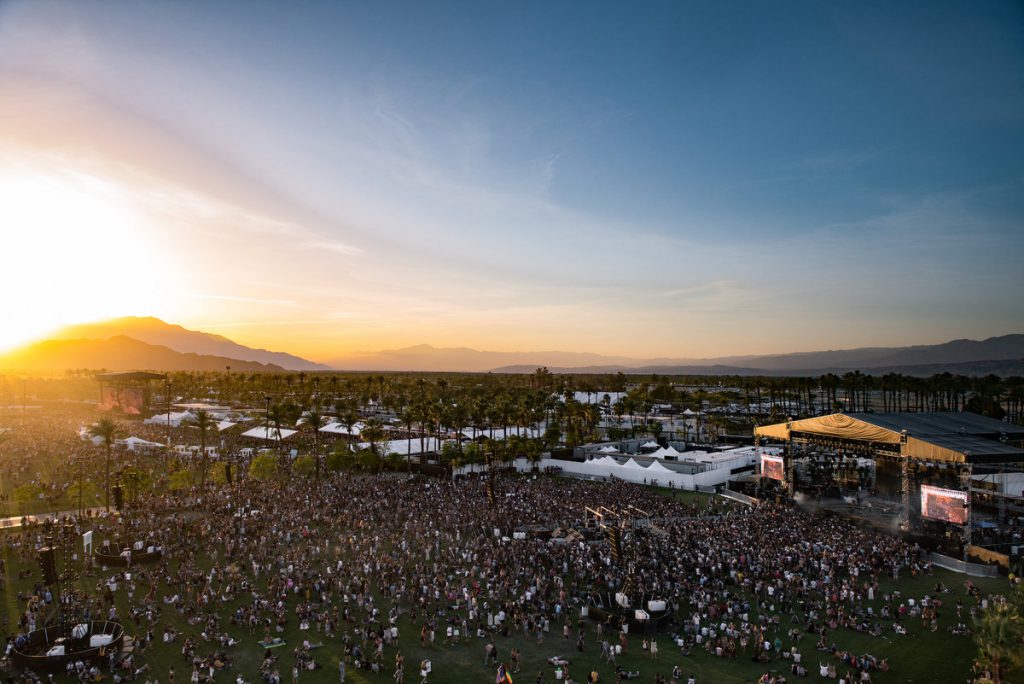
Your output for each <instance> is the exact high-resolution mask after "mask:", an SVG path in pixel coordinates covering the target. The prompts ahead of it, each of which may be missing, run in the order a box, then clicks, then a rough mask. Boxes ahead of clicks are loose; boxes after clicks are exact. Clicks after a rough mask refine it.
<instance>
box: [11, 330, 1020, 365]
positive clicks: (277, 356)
mask: <svg viewBox="0 0 1024 684" xmlns="http://www.w3.org/2000/svg"><path fill="white" fill-rule="evenodd" d="M227 366H230V367H231V369H232V370H237V371H247V372H252V371H280V370H291V371H324V370H331V369H336V370H352V371H425V372H497V373H530V372H533V371H534V370H535V369H536V368H538V367H539V366H547V367H548V368H549V369H550V370H551V371H552V372H557V373H615V372H619V371H621V372H624V373H658V374H662V375H673V374H675V375H701V374H705V375H818V374H821V373H826V372H845V371H848V370H861V371H864V372H870V373H874V374H881V373H887V372H898V373H903V374H907V375H932V374H934V373H941V372H950V373H961V374H964V375H985V374H988V373H995V374H997V375H1002V376H1008V375H1021V374H1024V335H1021V334H1013V335H1003V336H1000V337H992V338H989V339H986V340H981V341H976V340H953V341H951V342H946V343H944V344H935V345H917V346H911V347H870V348H867V347H866V348H860V349H845V350H830V351H818V352H797V353H792V354H772V355H762V356H728V357H720V358H710V359H687V358H679V359H669V358H654V359H642V358H630V357H620V356H607V355H601V354H592V353H584V352H565V351H538V352H495V351H481V350H477V349H470V348H465V347H455V348H437V347H432V346H430V345H426V344H421V345H416V346H411V347H405V348H401V349H392V350H384V351H379V352H364V353H357V354H353V355H350V356H346V357H341V358H337V359H333V360H331V361H330V362H329V364H320V363H315V362H313V361H309V360H307V359H303V358H301V357H298V356H295V355H293V354H288V353H285V352H275V351H269V350H266V349H253V348H251V347H246V346H244V345H241V344H238V343H237V342H234V341H233V340H230V339H228V338H226V337H223V336H221V335H212V334H209V333H204V332H200V331H195V330H188V329H186V328H183V327H181V326H179V325H173V324H169V323H165V322H164V321H161V320H160V319H158V318H136V317H125V318H117V319H112V320H108V321H100V322H97V323H89V324H83V325H75V326H71V327H68V328H65V329H63V330H61V331H59V332H58V333H56V334H54V335H52V336H51V338H50V339H48V340H44V341H40V342H36V343H34V344H31V345H27V346H25V347H22V348H20V349H17V350H14V351H12V352H10V353H8V354H6V355H0V368H3V369H11V370H23V371H61V370H65V369H68V368H95V369H99V368H106V369H109V370H130V369H140V370H141V369H148V370H156V371H169V370H224V369H225V368H226V367H227Z"/></svg>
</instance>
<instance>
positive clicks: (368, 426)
mask: <svg viewBox="0 0 1024 684" xmlns="http://www.w3.org/2000/svg"><path fill="white" fill-rule="evenodd" d="M359 434H360V435H361V436H362V438H363V439H365V440H366V441H367V442H369V443H370V451H371V452H373V453H374V454H375V455H377V456H378V457H379V456H380V453H379V451H378V449H377V443H378V442H380V441H381V440H382V439H384V425H383V423H381V422H380V420H379V419H377V418H370V419H368V420H367V421H366V423H365V424H364V425H363V429H362V431H361V432H360V433H359ZM379 461H380V472H382V473H383V472H384V459H383V458H379Z"/></svg>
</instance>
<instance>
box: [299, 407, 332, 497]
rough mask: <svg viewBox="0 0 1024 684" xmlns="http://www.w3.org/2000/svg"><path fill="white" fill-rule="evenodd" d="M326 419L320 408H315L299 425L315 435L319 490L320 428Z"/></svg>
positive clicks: (305, 414)
mask: <svg viewBox="0 0 1024 684" xmlns="http://www.w3.org/2000/svg"><path fill="white" fill-rule="evenodd" d="M325 418H326V416H325V415H324V414H323V413H321V412H320V408H319V407H317V406H313V407H311V408H310V409H309V410H308V411H306V412H305V413H303V414H302V418H300V419H299V423H300V424H301V425H303V426H304V427H305V428H306V429H307V430H310V431H311V432H312V433H313V461H314V462H315V464H316V476H315V478H316V479H315V482H316V486H317V489H319V488H320V448H319V447H320V428H321V427H323V424H324V419H325Z"/></svg>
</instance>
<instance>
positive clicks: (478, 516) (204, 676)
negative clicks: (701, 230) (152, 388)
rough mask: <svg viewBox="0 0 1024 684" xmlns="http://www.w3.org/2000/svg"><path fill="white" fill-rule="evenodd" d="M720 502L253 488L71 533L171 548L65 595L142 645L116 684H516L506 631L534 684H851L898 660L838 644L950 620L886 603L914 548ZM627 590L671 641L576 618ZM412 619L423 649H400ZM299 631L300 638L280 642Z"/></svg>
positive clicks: (424, 483) (167, 499)
mask: <svg viewBox="0 0 1024 684" xmlns="http://www.w3.org/2000/svg"><path fill="white" fill-rule="evenodd" d="M709 502H710V503H709V504H708V505H704V504H702V505H699V506H698V505H695V504H687V503H683V502H681V501H678V500H676V499H673V498H671V497H667V496H664V495H662V494H659V493H657V492H654V491H652V490H650V489H649V488H646V487H643V486H640V485H636V484H630V483H626V482H621V481H613V482H590V481H582V480H572V479H562V478H555V477H529V476H502V477H500V478H498V479H497V481H496V483H495V484H494V485H493V487H490V488H489V487H488V486H487V484H486V482H485V481H484V480H481V479H475V478H471V479H466V480H461V481H458V482H452V481H446V480H438V479H427V478H417V477H413V478H406V477H404V476H385V477H377V476H369V477H352V476H348V475H342V476H335V477H333V478H331V479H326V480H325V481H324V483H323V484H322V486H321V487H320V488H319V489H315V488H314V487H312V486H311V485H310V484H309V483H308V481H305V482H301V483H300V482H296V481H281V482H252V481H242V482H236V483H235V484H234V485H232V486H222V487H220V488H217V489H210V490H208V491H206V492H201V493H197V492H193V493H191V494H189V495H172V494H166V493H164V494H159V495H152V496H147V497H144V498H141V499H138V500H136V501H134V502H132V503H131V505H130V506H129V509H128V510H127V511H126V513H125V515H124V516H123V519H121V520H119V521H115V520H112V519H101V520H97V519H89V520H77V519H75V520H72V522H73V523H74V524H75V525H76V526H77V531H78V532H82V531H85V530H86V529H98V530H99V532H100V534H101V535H106V536H108V537H119V538H121V539H123V540H126V541H130V540H133V539H147V540H160V541H161V543H162V546H163V548H164V549H165V553H164V555H163V558H162V560H161V561H160V562H159V563H158V564H155V565H151V566H138V567H130V568H127V569H124V570H123V571H120V572H118V571H115V570H114V569H109V568H99V567H94V568H92V569H91V570H90V571H89V573H88V574H87V577H88V580H89V581H88V583H87V584H86V585H83V587H85V586H87V587H88V588H87V589H86V588H83V589H82V590H80V591H78V592H76V593H74V594H73V595H71V596H69V597H67V599H66V601H67V605H66V607H65V610H66V613H67V614H69V615H71V616H72V617H73V619H74V620H76V621H77V620H88V619H95V618H96V617H97V616H101V617H103V618H105V619H117V620H120V621H121V622H123V623H125V624H126V626H127V627H128V629H129V631H131V632H133V633H134V634H135V635H136V636H135V639H134V647H133V650H132V651H131V653H130V654H127V655H125V654H117V653H113V652H112V653H111V654H110V655H109V658H108V659H107V662H104V663H99V664H98V665H97V666H95V667H100V668H104V672H107V673H109V674H110V676H112V677H113V678H114V679H115V681H116V682H120V681H125V680H131V679H137V680H139V681H145V682H147V684H150V683H152V684H166V683H169V684H177V681H176V678H179V674H176V673H175V671H174V670H173V669H172V670H170V671H166V672H158V671H155V670H153V669H149V668H148V666H147V664H146V655H147V653H148V652H149V651H150V649H152V648H165V649H166V648H172V647H173V648H175V649H177V650H180V657H181V663H182V665H181V669H180V672H183V673H185V677H186V678H188V680H189V681H190V682H195V683H197V682H215V681H218V680H219V681H222V682H223V681H227V680H228V679H234V680H235V681H236V684H250V682H251V681H262V682H264V683H266V684H280V682H281V681H282V678H284V679H287V678H288V676H291V681H292V684H298V682H299V681H300V680H301V679H302V677H303V673H304V672H308V671H314V670H318V669H322V668H328V667H329V668H334V669H335V670H336V671H337V674H338V677H339V678H340V680H341V681H342V682H344V681H345V678H346V673H347V672H349V671H351V670H353V669H355V670H364V671H367V672H370V673H381V674H382V675H383V674H386V675H387V676H390V677H393V678H394V680H395V681H396V682H399V684H401V682H403V681H405V678H406V677H408V678H409V680H410V681H413V680H416V681H420V682H429V681H430V680H431V679H432V678H436V677H437V673H438V670H437V664H436V663H433V662H431V661H430V660H423V661H420V662H418V663H416V664H414V665H412V666H410V667H409V668H408V669H409V670H410V672H408V673H407V672H406V669H407V666H406V664H405V660H404V656H403V654H402V647H403V646H404V645H406V644H411V643H416V642H417V640H418V644H419V646H420V647H421V648H422V649H425V650H429V649H430V648H438V647H440V646H442V645H444V646H446V647H449V648H467V649H473V648H479V649H480V651H479V652H480V653H481V654H482V658H483V662H484V664H487V665H490V666H491V667H493V668H496V670H495V671H496V672H497V673H498V677H499V679H501V678H508V679H509V680H510V679H511V675H512V674H513V673H518V672H519V670H520V668H521V663H522V654H521V653H520V652H519V651H518V650H515V649H513V648H505V647H504V646H503V644H502V639H503V637H508V636H510V635H512V634H521V635H522V636H523V637H524V638H526V639H528V640H529V641H530V643H535V644H536V645H537V648H538V649H544V650H546V651H561V653H560V654H559V655H558V656H555V657H554V658H553V659H552V660H551V664H550V667H549V668H547V670H545V671H541V672H540V673H539V674H538V677H537V681H538V682H540V681H550V680H553V679H557V680H559V681H562V682H577V681H596V679H597V678H598V677H601V676H603V677H604V678H605V679H614V680H620V681H621V680H626V679H631V678H633V676H634V675H635V676H637V677H639V676H641V673H640V672H637V671H632V672H631V671H629V670H627V669H625V668H623V667H621V666H620V665H619V664H618V663H617V659H619V658H621V657H622V654H623V653H624V652H626V653H628V652H629V651H630V650H631V649H640V650H641V651H642V652H644V653H645V654H646V655H647V656H649V658H650V661H651V663H650V667H645V668H644V669H643V676H644V677H645V678H646V680H647V681H652V680H653V681H656V682H668V681H672V682H693V681H695V679H694V677H693V675H692V674H691V673H687V672H686V671H685V669H684V668H682V667H679V666H678V665H677V666H674V667H669V666H662V665H660V664H659V663H660V662H661V661H660V660H659V652H663V651H664V650H666V649H667V648H673V649H676V650H678V651H679V652H682V653H684V654H691V653H693V652H694V650H697V649H700V650H703V651H704V652H706V653H707V654H710V655H711V656H712V657H714V658H720V659H722V660H723V661H727V660H731V659H740V658H743V659H748V660H749V661H751V662H756V663H758V666H759V667H762V668H763V670H764V672H765V676H764V677H763V678H762V679H761V681H764V682H775V683H776V684H777V683H779V682H784V681H786V679H787V676H788V677H790V678H793V679H797V678H802V677H806V676H812V675H814V674H815V669H817V670H818V671H817V673H816V674H817V675H818V676H819V677H825V678H830V679H834V680H836V681H838V682H843V683H845V684H850V683H852V682H863V681H871V680H872V678H873V677H874V676H875V675H876V674H877V673H879V672H885V671H886V670H887V669H888V668H889V667H890V663H889V662H888V661H887V660H886V659H885V658H878V657H875V656H874V655H872V654H871V653H854V652H851V651H849V650H846V649H844V648H843V647H842V645H841V644H842V642H843V639H842V635H843V634H844V633H845V632H846V631H849V630H852V631H855V632H859V633H863V634H865V635H873V636H874V637H877V638H879V639H882V638H884V639H898V638H900V635H902V634H905V633H906V627H907V625H908V624H909V623H910V622H911V621H920V622H921V624H922V625H924V626H926V627H927V628H934V626H935V625H937V621H938V617H939V614H940V613H941V612H946V611H950V610H953V607H952V606H951V605H950V604H949V601H948V599H947V598H946V597H945V596H944V593H945V592H944V591H942V590H941V589H940V588H939V587H936V591H935V592H933V593H932V594H929V595H926V596H904V595H902V594H901V592H900V591H899V590H898V589H893V588H892V587H893V586H897V587H898V586H899V585H898V581H899V579H900V578H901V577H905V576H907V575H915V576H916V575H921V574H928V573H929V572H930V567H929V563H928V562H927V561H925V560H923V559H922V554H921V553H920V550H919V549H918V548H917V547H916V546H913V545H910V544H907V543H905V542H903V541H900V540H899V539H897V538H894V537H891V536H888V535H885V534H883V533H880V532H878V531H875V530H872V529H870V528H866V527H863V526H859V525H857V524H856V523H854V522H851V521H849V520H846V519H843V518H840V517H828V516H822V515H815V516H811V515H809V514H807V513H803V512H800V511H798V510H796V509H793V508H790V507H787V506H782V505H776V504H769V503H763V504H761V505H758V506H757V507H755V508H746V507H742V506H732V505H729V506H727V505H726V504H725V503H724V502H721V501H720V500H716V499H709ZM601 506H604V507H607V508H608V509H613V510H619V511H626V510H627V509H628V510H630V511H633V513H631V515H632V524H631V525H629V526H627V531H626V535H625V538H624V539H623V547H624V549H625V550H626V551H625V556H624V557H623V558H622V559H620V560H619V561H616V560H614V559H613V558H612V555H611V554H610V553H609V546H608V543H607V541H606V539H605V536H604V535H603V534H602V533H601V531H600V530H599V528H598V527H597V524H596V521H595V520H594V518H593V516H592V515H591V514H589V513H588V512H587V510H586V508H587V507H591V508H597V507H601ZM573 530H575V531H576V532H577V534H576V535H570V534H567V532H569V531H573ZM517 532H520V533H524V532H525V538H521V537H523V535H522V534H516V533H517ZM43 539H44V531H43V530H41V529H39V528H30V529H26V530H21V531H16V532H11V533H8V534H7V535H5V536H4V537H3V545H4V549H3V550H4V553H5V556H6V557H10V558H12V559H18V560H19V561H21V562H23V563H30V562H31V561H32V559H33V558H34V556H35V553H36V551H37V549H38V547H39V546H40V545H41V544H42V542H43ZM893 582H896V584H895V585H894V584H893ZM627 585H628V589H629V593H630V595H631V596H644V597H647V598H651V599H659V600H663V601H665V602H666V604H667V606H668V613H669V615H670V616H671V618H670V620H669V623H668V625H667V626H668V631H667V632H662V633H661V634H660V635H655V636H651V635H644V634H636V633H635V632H633V633H630V632H629V631H627V630H622V629H620V628H619V627H618V626H613V625H612V624H610V623H604V622H596V623H593V622H588V621H586V620H585V619H584V618H583V617H581V609H582V608H583V607H585V606H588V605H589V604H590V601H591V599H592V598H595V597H598V596H610V595H614V594H615V593H617V592H619V591H622V590H623V589H624V587H627ZM883 585H884V587H885V588H883ZM17 600H18V602H19V611H20V617H19V619H18V624H16V625H12V626H10V627H11V629H9V630H8V641H9V643H10V640H11V639H12V638H13V636H14V634H15V633H23V632H25V631H29V630H31V629H33V628H35V627H37V626H39V625H40V623H41V614H42V613H43V612H44V611H45V610H46V609H47V607H48V605H49V604H50V603H52V601H53V600H54V598H53V596H52V595H48V590H47V589H46V588H45V587H43V586H42V585H41V584H37V585H36V587H35V588H34V590H33V591H31V592H23V593H22V594H19V595H18V596H17ZM966 600H967V605H966V606H965V604H964V603H963V602H962V601H958V602H957V606H956V611H957V614H958V616H959V615H960V614H961V612H964V613H965V616H964V617H963V621H966V620H967V617H966V613H969V612H971V611H974V610H975V606H976V605H977V604H978V603H980V601H982V600H983V597H981V596H967V597H966ZM119 602H120V605H121V606H122V610H123V607H125V606H127V612H119V611H118V603H119ZM226 607H227V608H226ZM172 616H173V617H174V620H171V619H170V618H171V617H172ZM172 622H173V623H175V624H187V625H188V628H187V629H183V630H181V632H179V631H178V630H177V629H176V628H175V627H174V625H173V624H171V623H172ZM410 624H411V625H414V626H415V629H416V632H415V633H413V634H405V633H403V634H400V625H410ZM295 626H297V627H298V630H299V632H300V633H301V634H302V638H301V641H299V642H297V643H294V640H293V641H286V640H285V638H284V636H283V635H284V633H285V632H286V630H289V629H290V628H291V627H295ZM240 640H241V641H247V642H249V643H251V644H255V643H258V647H259V648H260V649H261V650H262V651H263V657H262V659H261V661H260V666H259V668H258V671H253V672H241V671H239V670H238V669H236V668H235V667H234V665H233V661H234V660H235V658H234V656H233V651H234V649H236V648H237V645H238V643H239V641H240ZM172 645H173V646H172ZM592 649H593V650H599V652H600V653H601V654H602V656H603V658H604V660H605V661H606V662H607V664H608V669H607V671H606V672H605V673H604V675H601V674H600V673H598V672H597V671H596V670H593V671H591V670H589V669H588V670H587V671H577V670H576V668H574V666H573V662H572V653H573V652H579V651H584V650H592ZM477 657H480V656H477ZM228 671H230V674H226V672H228ZM282 672H283V673H284V674H282ZM68 674H69V675H70V676H73V677H75V678H77V679H79V680H80V681H82V682H83V683H84V682H86V681H97V677H101V676H103V675H102V674H101V673H100V672H99V671H95V670H94V669H92V668H89V667H82V668H79V667H77V666H75V667H72V668H69V671H68ZM22 677H23V678H31V675H27V674H25V675H22Z"/></svg>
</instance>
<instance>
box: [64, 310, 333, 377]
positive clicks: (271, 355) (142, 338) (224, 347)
mask: <svg viewBox="0 0 1024 684" xmlns="http://www.w3.org/2000/svg"><path fill="white" fill-rule="evenodd" d="M116 336H124V337H130V338H132V339H133V340H138V341H139V342H145V343H147V344H154V345H161V346H164V347H168V348H170V349H173V350H174V351H177V352H182V353H186V354H198V355H203V356H206V355H210V356H216V357H224V358H227V359H229V360H230V359H234V360H236V361H255V362H257V363H259V364H262V365H272V366H277V367H279V368H283V369H285V370H295V371H318V370H319V371H323V370H330V368H329V367H328V366H324V365H322V364H319V363H313V362H312V361H307V360H306V359H303V358H300V357H298V356H295V355H294V354H286V353H284V352H275V351H268V350H266V349H253V348H252V347H246V346H245V345H241V344H238V343H237V342H234V341H232V340H229V339H228V338H226V337H223V336H221V335H214V334H211V333H205V332H199V331H198V330H189V329H187V328H183V327H181V326H180V325H174V324H172V323H165V322H164V321H162V320H160V319H159V318H153V317H137V316H125V317H123V318H113V319H110V320H108V321H99V322H96V323H84V324H81V325H72V326H69V327H67V328H64V329H62V330H60V331H58V332H57V333H56V334H54V335H52V336H51V337H50V339H54V340H103V339H108V338H111V337H116ZM233 368H234V367H233V366H232V369H233Z"/></svg>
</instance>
